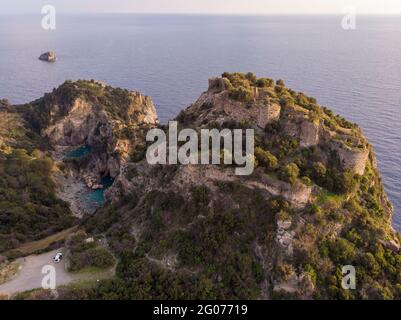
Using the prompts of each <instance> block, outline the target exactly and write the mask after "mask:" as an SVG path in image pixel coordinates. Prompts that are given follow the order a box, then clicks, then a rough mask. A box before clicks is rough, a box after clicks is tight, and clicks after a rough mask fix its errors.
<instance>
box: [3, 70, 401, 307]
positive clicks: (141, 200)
mask: <svg viewBox="0 0 401 320" xmlns="http://www.w3.org/2000/svg"><path fill="white" fill-rule="evenodd" d="M0 113H1V117H0V124H1V123H2V122H3V124H2V125H0V129H1V128H3V131H1V130H0V138H1V140H0V172H2V178H3V177H4V178H3V180H4V182H3V184H2V185H4V186H5V187H4V188H3V192H0V195H2V197H3V198H2V201H1V203H2V207H0V217H1V216H4V217H5V218H3V219H4V221H9V222H8V223H6V224H0V234H1V239H2V241H0V254H2V252H4V251H6V250H11V249H15V248H18V246H19V245H20V244H23V243H25V242H27V241H29V240H32V239H38V238H43V237H44V236H45V235H49V234H51V233H52V232H54V231H55V230H57V231H58V230H62V229H64V228H67V227H69V226H71V224H74V223H75V224H76V223H80V227H81V228H84V229H85V231H86V232H87V233H88V234H90V235H91V236H93V237H96V236H101V237H104V238H105V239H107V244H108V246H109V247H110V249H111V250H112V251H113V254H114V255H115V256H116V257H117V258H118V260H119V265H118V268H117V270H118V272H117V275H116V276H115V278H114V279H112V280H101V281H100V282H99V283H96V284H95V285H94V286H93V288H91V289H90V290H88V289H86V288H76V287H64V288H60V289H57V290H58V291H57V293H58V297H59V298H60V299H76V298H77V297H79V298H80V299H289V298H291V299H401V278H400V274H401V250H400V242H401V236H400V234H399V233H398V232H396V231H395V230H394V229H393V228H392V226H391V217H392V206H391V203H390V202H389V200H388V199H387V195H386V193H385V191H384V188H383V184H382V181H381V178H380V174H379V172H378V169H377V161H376V157H375V154H374V152H373V150H372V147H371V145H370V144H369V142H368V141H367V139H366V138H365V136H364V135H363V132H362V130H361V129H360V128H359V127H358V126H357V125H356V124H354V123H351V122H349V121H347V120H346V119H344V118H342V117H341V116H338V115H335V114H334V113H333V112H332V111H330V110H329V109H327V108H325V107H322V106H320V105H319V104H318V103H317V101H316V99H314V98H312V97H309V96H307V95H305V94H304V93H301V92H296V91H294V90H292V89H290V88H288V87H286V86H285V83H284V81H283V80H278V81H273V80H272V79H269V78H257V77H256V76H255V75H254V74H252V73H248V74H243V73H224V74H223V75H222V76H221V77H218V78H214V79H211V80H210V81H209V87H208V89H207V90H206V91H205V92H203V93H202V94H201V95H200V97H199V98H198V99H197V100H196V101H195V102H194V103H193V104H191V105H190V106H189V107H188V108H187V109H185V110H183V111H182V112H181V113H180V114H179V115H178V116H177V118H176V121H178V123H179V127H180V128H194V129H197V130H201V129H203V128H216V129H219V130H223V129H234V128H242V129H243V128H252V129H254V131H255V156H254V160H255V167H256V168H255V171H254V173H253V174H251V175H250V176H237V175H235V173H234V167H233V166H229V165H203V166H196V165H150V164H149V163H148V162H147V161H146V158H145V154H146V149H147V142H146V139H145V137H146V133H147V132H148V130H149V129H151V128H155V127H159V128H162V129H165V127H163V126H161V125H159V123H158V120H157V114H156V109H155V107H154V105H153V102H152V100H151V98H150V97H146V96H143V95H142V94H140V93H139V92H131V91H128V90H124V89H119V88H112V87H110V86H107V85H105V84H102V83H100V82H97V81H76V82H72V81H67V82H65V83H64V84H63V85H61V86H60V87H59V88H57V89H54V90H53V91H52V93H48V94H45V95H44V97H42V98H40V99H37V100H35V101H33V102H31V103H29V104H26V105H20V106H8V107H7V108H3V110H0ZM12 129H14V130H12ZM17 129H18V130H17ZM166 130H167V129H166ZM10 132H12V133H13V134H10ZM79 148H81V149H79ZM82 148H84V149H82ZM74 150H75V151H77V150H79V155H80V156H79V157H73V158H71V157H65V156H66V154H68V152H71V151H74ZM85 150H90V152H83V151H85ZM105 179H109V180H110V181H111V182H112V186H110V188H108V189H107V191H106V192H105V198H106V200H107V201H106V203H104V204H103V205H102V207H100V208H99V209H97V210H96V212H94V213H91V214H84V215H83V219H80V220H78V221H80V222H76V221H75V220H74V221H70V219H69V216H70V215H71V211H73V212H74V206H73V204H74V203H75V202H76V201H75V200H76V199H75V198H74V193H75V192H77V191H74V190H78V191H79V190H80V188H78V187H74V185H75V184H76V183H77V181H78V182H80V183H81V185H82V188H87V189H89V188H93V186H94V185H95V186H97V185H100V184H102V185H103V181H104V180H105ZM53 182H56V183H53ZM62 189H64V192H63V191H62ZM21 190H22V191H21ZM66 190H67V192H65V191H66ZM43 195H46V196H45V197H43ZM63 195H64V196H63ZM60 199H62V200H64V201H65V202H64V201H61V200H60ZM11 204H12V206H11ZM67 204H69V206H68V205H67ZM70 209H71V211H70ZM6 219H7V220H6ZM16 230H18V233H16ZM345 265H352V266H354V267H355V269H356V272H357V288H356V290H345V289H344V288H343V286H342V280H343V274H342V267H343V266H345ZM39 291H40V290H39ZM39 293H40V295H36V296H37V297H38V296H40V297H42V298H44V297H47V298H53V297H52V296H51V294H50V293H49V292H45V291H43V292H39ZM35 294H38V292H36V293H33V292H30V293H27V295H26V296H25V297H26V298H33V297H34V296H35Z"/></svg>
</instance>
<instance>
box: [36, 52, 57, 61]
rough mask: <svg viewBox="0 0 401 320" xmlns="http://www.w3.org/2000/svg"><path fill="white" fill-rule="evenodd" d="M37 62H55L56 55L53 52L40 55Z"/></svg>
mask: <svg viewBox="0 0 401 320" xmlns="http://www.w3.org/2000/svg"><path fill="white" fill-rule="evenodd" d="M39 60H42V61H47V62H55V61H56V60H57V57H56V54H55V53H54V52H53V51H49V52H45V53H43V54H41V55H40V57H39Z"/></svg>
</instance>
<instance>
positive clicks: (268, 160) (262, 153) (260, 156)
mask: <svg viewBox="0 0 401 320" xmlns="http://www.w3.org/2000/svg"><path fill="white" fill-rule="evenodd" d="M255 157H256V160H257V162H258V164H259V165H260V166H262V167H265V168H267V169H268V170H272V169H274V168H276V167H277V164H278V160H277V158H276V157H275V156H274V155H272V154H271V153H270V152H269V151H266V150H263V149H262V148H260V147H256V148H255Z"/></svg>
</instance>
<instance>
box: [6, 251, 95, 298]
mask: <svg viewBox="0 0 401 320" xmlns="http://www.w3.org/2000/svg"><path fill="white" fill-rule="evenodd" d="M59 251H60V250H54V251H51V252H47V253H44V254H41V255H33V256H28V257H26V258H21V259H20V262H21V267H20V270H19V273H18V275H17V277H15V278H14V279H13V280H11V281H9V282H6V283H4V284H2V285H0V295H1V294H6V295H8V296H12V295H14V294H15V293H18V292H23V291H28V290H32V289H37V288H41V287H42V279H43V277H44V276H45V274H42V268H43V267H44V266H46V265H51V266H54V267H55V270H56V286H60V285H65V284H68V283H71V282H73V281H78V280H85V279H88V275H85V274H72V273H69V272H67V271H66V269H65V259H63V260H62V261H61V262H60V263H54V262H53V257H54V256H55V254H56V253H57V252H59ZM61 251H62V250H61ZM92 276H93V275H92Z"/></svg>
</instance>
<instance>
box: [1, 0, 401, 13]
mask: <svg viewBox="0 0 401 320" xmlns="http://www.w3.org/2000/svg"><path fill="white" fill-rule="evenodd" d="M44 5H54V7H55V8H56V10H57V12H58V13H116V12H126V13H197V14H341V13H343V11H344V8H346V7H347V6H353V7H355V9H356V12H357V13H360V14H401V0H0V14H1V13H40V11H41V8H42V7H43V6H44Z"/></svg>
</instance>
